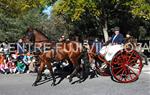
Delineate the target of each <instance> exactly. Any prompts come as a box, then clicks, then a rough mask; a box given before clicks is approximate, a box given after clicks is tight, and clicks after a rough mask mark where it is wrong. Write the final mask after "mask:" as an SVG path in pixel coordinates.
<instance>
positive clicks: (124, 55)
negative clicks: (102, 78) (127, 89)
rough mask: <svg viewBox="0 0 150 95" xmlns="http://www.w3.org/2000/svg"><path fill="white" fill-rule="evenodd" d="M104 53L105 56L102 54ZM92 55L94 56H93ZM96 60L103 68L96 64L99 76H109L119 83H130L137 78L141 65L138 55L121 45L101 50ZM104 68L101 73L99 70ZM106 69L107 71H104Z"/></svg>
mask: <svg viewBox="0 0 150 95" xmlns="http://www.w3.org/2000/svg"><path fill="white" fill-rule="evenodd" d="M104 52H105V53H106V54H104ZM93 55H94V54H93ZM97 60H98V61H99V60H100V61H102V62H103V63H104V65H105V66H101V65H99V64H96V69H97V71H98V73H99V74H106V73H108V69H109V73H110V74H111V76H112V78H113V79H115V80H116V81H117V82H120V83H130V82H133V81H135V80H137V79H138V78H139V75H140V73H141V70H142V67H143V64H142V59H141V57H140V55H139V53H138V52H137V51H136V50H134V49H131V48H127V47H124V46H123V45H113V46H107V48H106V47H104V48H102V49H101V51H100V54H99V55H97ZM103 68H105V69H104V70H106V71H102V70H101V69H103ZM106 68H107V69H106Z"/></svg>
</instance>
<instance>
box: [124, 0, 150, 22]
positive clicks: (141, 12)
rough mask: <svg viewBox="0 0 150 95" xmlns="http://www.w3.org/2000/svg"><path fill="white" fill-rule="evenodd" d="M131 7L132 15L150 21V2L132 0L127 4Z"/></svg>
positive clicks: (146, 0)
mask: <svg viewBox="0 0 150 95" xmlns="http://www.w3.org/2000/svg"><path fill="white" fill-rule="evenodd" d="M126 4H127V5H129V6H130V7H131V13H132V14H134V15H136V16H139V17H142V18H144V19H145V20H150V2H149V1H148V0H132V1H130V2H127V3H126Z"/></svg>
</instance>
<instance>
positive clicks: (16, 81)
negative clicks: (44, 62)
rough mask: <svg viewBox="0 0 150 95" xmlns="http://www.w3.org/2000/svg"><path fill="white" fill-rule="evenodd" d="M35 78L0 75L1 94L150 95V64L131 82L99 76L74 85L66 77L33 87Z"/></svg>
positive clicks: (30, 76)
mask: <svg viewBox="0 0 150 95" xmlns="http://www.w3.org/2000/svg"><path fill="white" fill-rule="evenodd" d="M35 78H36V74H17V75H0V95H150V66H145V67H144V68H143V71H142V74H141V76H140V79H139V80H138V81H136V82H134V83H129V84H121V83H116V82H114V81H112V80H111V78H110V77H98V78H94V79H87V80H86V81H85V82H83V83H76V84H73V85H71V84H70V83H69V82H68V80H67V79H65V80H63V81H62V82H61V83H60V84H59V85H57V86H55V87H52V86H51V81H49V82H46V83H44V84H42V85H39V86H37V87H32V86H31V85H32V83H33V81H34V80H35ZM75 80H76V79H74V81H75Z"/></svg>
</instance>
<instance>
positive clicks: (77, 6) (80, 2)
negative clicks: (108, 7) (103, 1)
mask: <svg viewBox="0 0 150 95" xmlns="http://www.w3.org/2000/svg"><path fill="white" fill-rule="evenodd" d="M87 9H88V10H89V12H90V13H91V14H94V15H97V16H98V15H100V11H99V10H98V8H97V6H96V1H95V0H59V1H57V2H56V3H55V4H54V6H53V11H54V14H64V15H67V16H69V17H70V18H71V20H72V21H75V20H80V19H81V18H80V17H81V15H82V14H83V13H84V12H85V11H86V10H87Z"/></svg>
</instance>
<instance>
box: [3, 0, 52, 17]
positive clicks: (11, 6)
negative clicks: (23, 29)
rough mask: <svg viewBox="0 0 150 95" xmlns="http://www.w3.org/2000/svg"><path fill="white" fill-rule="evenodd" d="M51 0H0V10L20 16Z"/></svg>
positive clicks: (10, 14) (43, 5)
mask: <svg viewBox="0 0 150 95" xmlns="http://www.w3.org/2000/svg"><path fill="white" fill-rule="evenodd" d="M51 1H52V0H0V12H3V13H5V14H6V15H9V16H13V17H14V16H22V15H24V14H25V13H26V12H28V11H29V10H32V9H33V8H42V7H45V6H46V5H47V4H48V3H50V2H51Z"/></svg>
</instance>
